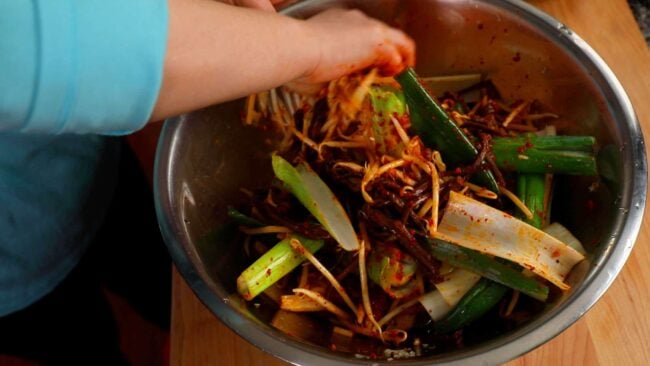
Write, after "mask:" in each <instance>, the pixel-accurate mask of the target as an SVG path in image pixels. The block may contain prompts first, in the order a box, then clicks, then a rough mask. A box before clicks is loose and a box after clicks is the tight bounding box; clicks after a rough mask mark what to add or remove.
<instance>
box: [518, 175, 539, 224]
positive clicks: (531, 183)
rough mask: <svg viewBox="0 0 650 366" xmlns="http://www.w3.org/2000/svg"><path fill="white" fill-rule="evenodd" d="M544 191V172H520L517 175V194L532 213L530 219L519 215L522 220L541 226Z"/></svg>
mask: <svg viewBox="0 0 650 366" xmlns="http://www.w3.org/2000/svg"><path fill="white" fill-rule="evenodd" d="M545 191H546V176H545V175H544V174H534V173H522V174H519V176H518V177H517V195H518V196H519V199H520V200H521V201H522V202H523V203H524V204H525V205H526V207H528V209H529V210H530V212H532V213H533V218H532V219H530V220H529V219H526V218H525V217H523V215H522V216H521V217H520V219H521V220H523V221H524V222H526V223H528V224H530V225H532V226H534V227H536V228H538V229H539V228H541V227H542V225H543V223H544V217H545V216H546V212H545V209H544V194H545Z"/></svg>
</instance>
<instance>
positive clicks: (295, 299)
mask: <svg viewBox="0 0 650 366" xmlns="http://www.w3.org/2000/svg"><path fill="white" fill-rule="evenodd" d="M280 309H282V310H286V311H293V312H296V313H309V312H315V311H323V310H325V308H324V307H323V306H322V305H321V304H319V303H317V302H316V301H314V300H312V299H310V298H308V297H307V296H305V295H303V294H298V295H282V296H281V297H280Z"/></svg>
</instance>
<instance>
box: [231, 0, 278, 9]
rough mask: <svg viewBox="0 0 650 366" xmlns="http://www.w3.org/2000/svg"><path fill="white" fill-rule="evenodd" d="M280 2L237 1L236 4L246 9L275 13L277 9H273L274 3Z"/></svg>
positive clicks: (266, 0) (262, 0)
mask: <svg viewBox="0 0 650 366" xmlns="http://www.w3.org/2000/svg"><path fill="white" fill-rule="evenodd" d="M278 2H279V1H277V0H275V1H269V0H235V1H234V4H235V5H237V6H242V7H246V8H253V9H259V10H264V11H271V12H275V7H273V4H274V3H278Z"/></svg>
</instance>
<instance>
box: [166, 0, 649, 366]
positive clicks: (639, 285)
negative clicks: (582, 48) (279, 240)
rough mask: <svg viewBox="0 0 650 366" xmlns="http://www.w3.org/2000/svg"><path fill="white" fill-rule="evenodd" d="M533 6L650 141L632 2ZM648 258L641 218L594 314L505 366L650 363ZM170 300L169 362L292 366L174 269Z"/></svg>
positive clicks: (543, 0)
mask: <svg viewBox="0 0 650 366" xmlns="http://www.w3.org/2000/svg"><path fill="white" fill-rule="evenodd" d="M529 2H530V3H532V4H533V5H535V6H538V7H539V8H541V9H542V10H544V11H546V12H547V13H549V14H551V15H553V16H554V17H556V18H557V19H559V20H560V21H562V22H564V23H565V24H566V25H567V26H569V27H570V28H572V29H573V30H574V31H575V32H576V33H577V34H579V35H580V36H581V37H582V38H584V39H585V40H586V41H587V42H588V43H589V44H590V45H591V46H592V47H593V48H594V49H595V50H596V51H597V52H598V53H599V54H600V55H601V56H602V57H603V58H604V59H605V61H606V62H607V64H609V66H610V67H611V68H612V69H613V71H614V73H615V74H616V75H617V76H618V78H619V80H620V81H621V83H622V84H623V86H624V87H625V89H626V91H627V93H628V94H629V96H630V98H631V99H632V103H633V105H634V107H635V109H636V112H637V115H638V116H639V119H640V121H641V125H642V127H643V129H644V131H646V138H650V137H649V136H650V134H648V131H650V51H649V50H648V48H647V46H646V44H645V42H644V40H643V37H642V36H641V33H640V31H639V29H638V27H637V24H636V23H635V21H634V18H633V16H632V14H631V12H630V9H629V8H628V6H627V2H626V1H625V0H536V1H529ZM647 209H648V208H646V210H647ZM646 212H648V211H646ZM646 260H650V221H649V220H645V221H644V224H643V226H642V228H641V233H640V234H639V238H638V241H637V243H636V246H635V248H634V251H633V253H632V255H631V257H630V259H629V260H628V262H627V264H626V266H625V268H624V269H623V271H622V273H621V274H620V276H619V277H618V278H617V279H616V281H615V282H614V284H613V285H612V286H611V287H610V289H609V291H607V293H606V294H605V296H604V297H603V298H602V299H601V300H600V301H599V302H598V303H597V304H596V305H595V306H594V307H593V309H592V310H590V311H589V313H587V315H585V316H584V317H583V318H582V319H581V320H579V321H578V322H577V323H575V324H574V325H573V326H572V327H571V328H569V329H568V330H566V331H565V332H563V333H562V334H560V335H559V336H557V337H556V338H554V339H553V340H552V341H550V342H548V343H546V344H545V345H543V346H541V347H539V348H537V349H536V350H534V351H532V352H530V353H528V354H526V355H525V356H523V357H520V358H518V359H516V360H514V361H512V362H510V363H508V365H512V366H514V365H650V305H649V304H650V265H648V264H647V263H646ZM172 301H173V303H172V330H171V364H172V365H183V366H199V365H201V366H203V365H229V366H230V365H232V366H253V365H265V366H281V365H282V366H284V365H287V364H286V363H285V362H282V361H279V360H277V359H275V358H273V357H271V356H269V355H268V354H265V353H264V352H262V351H260V350H258V349H257V348H255V347H253V346H252V345H250V344H249V343H247V342H246V341H244V340H243V339H242V338H240V337H239V336H237V335H236V334H234V333H233V332H232V331H230V330H229V329H228V328H226V327H225V326H224V325H223V324H221V322H220V321H219V320H217V319H216V318H215V317H214V316H213V315H212V314H211V313H210V312H209V311H208V310H207V309H206V308H205V307H204V306H203V305H202V304H201V303H200V301H199V300H198V299H197V298H196V297H195V296H194V294H193V293H192V291H191V290H190V289H189V288H188V286H187V285H186V284H185V282H184V280H183V279H182V278H181V277H180V275H179V274H178V273H177V272H174V276H173V298H172Z"/></svg>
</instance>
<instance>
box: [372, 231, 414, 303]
mask: <svg viewBox="0 0 650 366" xmlns="http://www.w3.org/2000/svg"><path fill="white" fill-rule="evenodd" d="M417 268H418V262H417V261H416V260H415V259H414V258H413V257H412V256H410V255H409V254H407V253H404V252H402V251H401V250H399V249H397V248H395V247H393V246H390V245H385V244H381V243H376V244H375V245H374V247H373V250H372V251H371V252H370V256H369V258H368V277H370V279H371V280H372V281H373V282H374V283H376V284H377V285H379V286H380V287H381V288H382V289H383V290H384V291H385V292H386V293H387V294H388V295H389V296H391V297H392V298H397V299H399V298H402V297H404V296H407V295H409V294H411V293H412V292H413V291H414V290H415V289H416V286H414V285H415V284H414V281H411V280H412V279H413V277H414V276H415V272H416V270H417Z"/></svg>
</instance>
